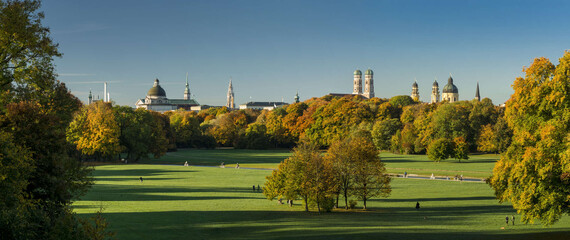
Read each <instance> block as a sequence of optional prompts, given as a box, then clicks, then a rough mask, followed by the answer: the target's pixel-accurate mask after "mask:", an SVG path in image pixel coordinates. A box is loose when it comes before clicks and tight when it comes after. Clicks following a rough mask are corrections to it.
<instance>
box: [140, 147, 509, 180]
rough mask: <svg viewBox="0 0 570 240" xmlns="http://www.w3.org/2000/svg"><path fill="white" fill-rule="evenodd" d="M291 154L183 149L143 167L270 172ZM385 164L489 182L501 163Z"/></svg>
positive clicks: (387, 157) (403, 158)
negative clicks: (259, 169) (231, 168)
mask: <svg viewBox="0 0 570 240" xmlns="http://www.w3.org/2000/svg"><path fill="white" fill-rule="evenodd" d="M289 155H290V153H289V150H286V149H279V150H248V149H217V150H203V149H180V150H178V151H177V152H169V153H167V154H166V155H165V156H164V157H162V158H161V159H158V160H156V159H147V160H142V161H140V162H141V163H154V164H157V163H158V164H160V163H164V164H180V165H182V164H184V162H185V161H188V163H189V164H190V165H202V166H218V165H220V164H221V163H222V162H224V163H225V164H226V166H227V167H234V166H235V164H236V163H239V164H240V167H245V168H266V169H274V168H276V167H277V165H278V164H279V163H280V162H281V161H283V159H285V158H287V157H289ZM380 157H381V158H382V161H384V162H385V163H386V167H387V168H388V172H390V173H398V174H403V173H404V172H406V171H407V172H408V174H418V175H424V176H430V175H431V174H432V173H434V174H435V175H437V176H442V177H445V176H449V177H450V178H451V177H453V176H455V175H461V174H463V175H464V177H473V178H486V177H488V176H490V175H491V172H492V170H493V166H494V165H495V162H496V161H497V160H498V159H499V155H496V154H481V155H470V156H469V160H463V161H461V162H458V161H457V160H455V159H448V160H446V161H443V162H440V163H435V162H433V161H431V160H429V159H428V158H427V156H426V155H399V154H393V153H388V152H383V153H381V154H380Z"/></svg>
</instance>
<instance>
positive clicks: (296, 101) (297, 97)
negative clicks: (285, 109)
mask: <svg viewBox="0 0 570 240" xmlns="http://www.w3.org/2000/svg"><path fill="white" fill-rule="evenodd" d="M298 102H299V91H298V90H297V94H295V103H298Z"/></svg>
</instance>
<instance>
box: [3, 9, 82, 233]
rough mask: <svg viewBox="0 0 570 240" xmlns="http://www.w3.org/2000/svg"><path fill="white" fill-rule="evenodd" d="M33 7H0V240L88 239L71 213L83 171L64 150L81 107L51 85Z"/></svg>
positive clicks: (50, 50)
mask: <svg viewBox="0 0 570 240" xmlns="http://www.w3.org/2000/svg"><path fill="white" fill-rule="evenodd" d="M39 9H40V2H39V1H0V153H1V155H2V157H1V158H0V165H1V166H2V167H1V168H0V191H1V192H0V195H1V197H0V209H1V211H0V236H1V237H0V238H3V239H73V238H75V239H87V238H89V237H90V236H88V234H86V233H84V232H81V231H80V230H79V229H81V223H80V221H78V219H77V218H76V217H75V215H74V214H73V213H72V211H71V207H70V206H71V203H72V201H73V200H75V199H77V198H78V197H79V196H81V195H82V194H83V193H85V191H86V190H87V188H88V187H89V185H90V184H91V182H90V180H89V177H88V176H89V173H90V170H89V169H88V168H86V167H84V166H82V165H81V163H80V162H79V161H77V159H75V158H73V154H72V153H71V152H72V150H73V148H72V147H71V146H70V144H68V143H67V142H66V136H65V128H66V127H67V126H68V125H69V123H70V122H71V120H72V118H73V113H74V112H75V111H77V110H78V109H79V108H80V106H81V102H80V101H79V100H78V99H77V98H76V97H75V96H73V95H72V94H71V93H70V91H69V90H68V89H67V88H66V87H65V85H64V84H63V83H61V82H59V81H57V80H56V74H55V72H54V65H53V58H54V57H59V56H61V53H60V52H59V51H58V49H57V44H56V43H54V42H52V40H51V38H50V35H49V29H48V28H47V27H45V26H43V25H42V19H43V17H44V15H43V13H41V12H39V11H38V10H39Z"/></svg>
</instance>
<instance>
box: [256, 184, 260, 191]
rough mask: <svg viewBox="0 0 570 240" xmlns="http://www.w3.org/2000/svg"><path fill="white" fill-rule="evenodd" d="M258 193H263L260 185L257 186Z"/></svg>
mask: <svg viewBox="0 0 570 240" xmlns="http://www.w3.org/2000/svg"><path fill="white" fill-rule="evenodd" d="M257 191H258V192H261V188H260V187H259V184H257Z"/></svg>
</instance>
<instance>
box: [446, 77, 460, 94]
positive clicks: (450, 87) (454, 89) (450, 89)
mask: <svg viewBox="0 0 570 240" xmlns="http://www.w3.org/2000/svg"><path fill="white" fill-rule="evenodd" d="M442 92H444V93H459V90H458V89H457V87H456V86H455V85H454V84H453V78H451V77H449V79H447V84H446V85H445V87H443V91H442Z"/></svg>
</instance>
